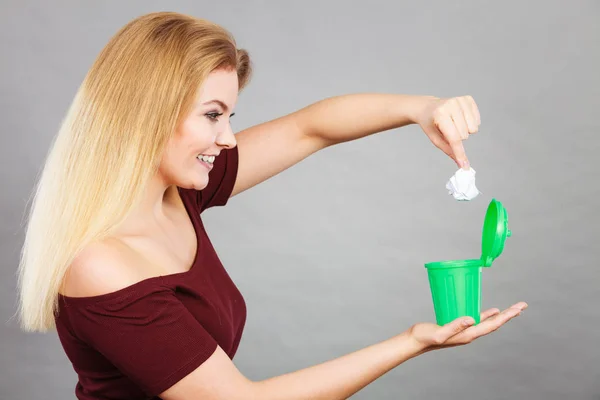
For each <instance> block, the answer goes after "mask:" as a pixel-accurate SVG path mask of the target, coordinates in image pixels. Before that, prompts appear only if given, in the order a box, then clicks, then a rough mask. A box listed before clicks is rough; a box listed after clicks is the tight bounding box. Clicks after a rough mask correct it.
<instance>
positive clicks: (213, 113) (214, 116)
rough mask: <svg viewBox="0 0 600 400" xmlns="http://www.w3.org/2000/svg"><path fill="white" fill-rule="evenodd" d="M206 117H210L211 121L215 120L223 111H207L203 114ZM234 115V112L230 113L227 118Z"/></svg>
mask: <svg viewBox="0 0 600 400" xmlns="http://www.w3.org/2000/svg"><path fill="white" fill-rule="evenodd" d="M204 115H205V116H206V117H207V118H208V119H210V120H211V121H214V122H217V121H218V120H219V117H220V116H221V115H223V113H220V112H216V111H213V112H208V113H206V114H204ZM234 115H235V113H231V115H230V116H229V118H231V117H233V116H234Z"/></svg>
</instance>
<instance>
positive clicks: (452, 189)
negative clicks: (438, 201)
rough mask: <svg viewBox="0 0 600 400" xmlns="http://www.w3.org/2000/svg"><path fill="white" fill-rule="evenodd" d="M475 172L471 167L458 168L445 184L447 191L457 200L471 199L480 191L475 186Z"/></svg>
mask: <svg viewBox="0 0 600 400" xmlns="http://www.w3.org/2000/svg"><path fill="white" fill-rule="evenodd" d="M475 174H476V172H475V170H474V169H473V168H469V170H464V169H462V168H460V169H459V170H458V171H456V173H455V174H454V175H453V176H452V177H451V178H450V180H448V183H447V184H446V189H448V193H449V194H450V195H452V197H454V198H455V199H456V200H459V201H469V200H473V199H474V198H475V197H477V195H479V193H480V192H479V190H478V189H477V187H476V186H475Z"/></svg>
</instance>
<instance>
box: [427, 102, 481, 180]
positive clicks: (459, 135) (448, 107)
mask: <svg viewBox="0 0 600 400" xmlns="http://www.w3.org/2000/svg"><path fill="white" fill-rule="evenodd" d="M416 122H417V123H418V124H419V125H420V126H421V128H422V129H423V131H424V132H425V134H426V135H427V137H429V140H431V142H432V143H433V144H434V145H435V146H436V147H437V148H439V149H440V150H442V151H443V152H444V153H446V154H447V155H448V156H449V157H450V158H452V159H453V160H454V161H455V162H456V164H457V165H458V166H459V167H460V168H464V169H469V160H468V158H467V155H466V154H465V149H464V147H463V143H462V142H463V140H466V139H468V138H469V135H471V134H473V133H476V132H477V131H478V130H479V125H480V124H481V117H480V115H479V109H478V108H477V104H475V100H473V98H472V97H471V96H462V97H453V98H450V99H439V98H437V97H428V98H427V101H426V103H425V107H424V108H423V109H422V111H421V112H420V113H419V114H418V116H417V118H416Z"/></svg>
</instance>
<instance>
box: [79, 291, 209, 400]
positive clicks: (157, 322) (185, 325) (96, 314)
mask: <svg viewBox="0 0 600 400" xmlns="http://www.w3.org/2000/svg"><path fill="white" fill-rule="evenodd" d="M70 318H76V319H77V325H76V326H73V327H72V328H73V330H74V332H75V333H76V335H77V336H78V337H79V338H80V339H83V340H84V341H85V342H86V343H88V344H89V345H91V346H93V347H94V349H95V350H96V351H98V352H99V353H101V354H102V355H103V356H104V357H106V359H107V360H110V362H111V363H112V364H113V365H114V366H115V367H117V368H118V369H119V371H121V372H122V373H123V374H124V375H126V376H127V377H128V378H129V379H130V380H131V381H132V382H134V383H135V384H136V385H138V386H139V387H140V388H141V389H142V390H143V391H144V392H146V393H147V394H149V395H151V396H156V395H158V394H160V393H162V392H163V391H165V390H167V389H168V388H169V387H171V386H172V385H174V384H175V383H177V382H178V381H179V380H180V379H181V378H182V377H184V376H186V375H188V374H189V373H190V372H192V371H193V370H194V369H196V368H197V367H198V366H199V365H200V364H202V363H203V362H204V361H205V360H206V359H208V358H209V357H210V356H211V355H212V353H213V352H214V351H215V349H216V348H217V342H216V341H215V339H214V338H213V337H212V336H211V335H210V334H209V333H208V332H207V331H206V330H205V329H204V328H203V326H202V325H201V324H200V323H199V322H198V321H197V320H196V319H195V318H194V316H193V315H192V314H191V313H190V312H189V310H188V309H187V308H186V307H185V306H184V305H183V304H182V303H181V301H180V300H179V299H178V298H177V297H175V294H174V292H173V290H171V289H170V288H167V287H162V286H160V285H158V284H156V285H150V286H149V287H144V288H140V290H137V291H135V292H132V291H126V292H125V295H124V296H119V297H116V298H115V297H113V296H111V297H110V298H109V300H103V301H98V302H93V303H92V304H89V305H86V306H85V307H73V309H71V311H70Z"/></svg>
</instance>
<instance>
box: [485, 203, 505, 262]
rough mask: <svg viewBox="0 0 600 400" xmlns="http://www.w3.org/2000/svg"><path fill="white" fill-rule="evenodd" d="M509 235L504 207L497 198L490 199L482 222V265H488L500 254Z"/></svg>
mask: <svg viewBox="0 0 600 400" xmlns="http://www.w3.org/2000/svg"><path fill="white" fill-rule="evenodd" d="M510 235H511V231H510V230H509V229H508V215H507V213H506V209H505V208H504V207H503V206H502V203H500V202H499V201H498V200H496V199H492V201H491V202H490V205H489V206H488V209H487V212H486V213H485V221H484V223H483V235H482V240H481V263H482V265H483V266H484V267H490V266H491V265H492V262H494V260H495V259H496V258H498V256H500V254H502V250H504V242H505V241H506V238H507V237H510Z"/></svg>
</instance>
